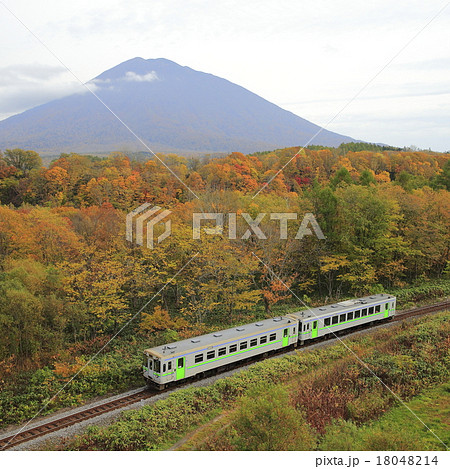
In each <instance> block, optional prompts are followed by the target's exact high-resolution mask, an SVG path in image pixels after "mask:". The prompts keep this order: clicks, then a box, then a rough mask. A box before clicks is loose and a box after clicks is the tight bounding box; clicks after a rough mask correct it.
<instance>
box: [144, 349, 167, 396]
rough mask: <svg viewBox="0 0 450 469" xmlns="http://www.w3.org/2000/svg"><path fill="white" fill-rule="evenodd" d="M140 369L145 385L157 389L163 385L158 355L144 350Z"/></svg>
mask: <svg viewBox="0 0 450 469" xmlns="http://www.w3.org/2000/svg"><path fill="white" fill-rule="evenodd" d="M142 370H143V374H144V378H145V381H146V382H147V385H149V386H153V387H156V388H159V389H161V388H162V387H163V384H162V374H161V359H160V358H159V357H155V356H153V355H152V354H150V353H148V352H147V351H145V352H144V359H143V364H142Z"/></svg>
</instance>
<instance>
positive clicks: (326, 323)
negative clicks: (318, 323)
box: [324, 318, 331, 326]
mask: <svg viewBox="0 0 450 469" xmlns="http://www.w3.org/2000/svg"><path fill="white" fill-rule="evenodd" d="M324 324H325V326H329V325H330V324H331V318H325V321H324Z"/></svg>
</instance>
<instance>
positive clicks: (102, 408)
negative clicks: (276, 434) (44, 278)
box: [0, 300, 450, 450]
mask: <svg viewBox="0 0 450 469" xmlns="http://www.w3.org/2000/svg"><path fill="white" fill-rule="evenodd" d="M448 308H450V300H446V301H442V302H440V303H436V304H433V305H428V306H420V307H418V308H414V309H411V310H406V311H397V313H396V315H395V317H394V319H393V321H403V320H404V319H407V318H409V317H413V316H420V315H423V314H427V313H432V312H435V311H442V310H445V309H448ZM276 355H278V354H276ZM255 361H257V360H255ZM248 364H249V363H248V362H247V363H246V365H248ZM162 392H164V391H156V390H150V389H145V390H142V389H141V390H139V391H136V392H134V393H131V394H128V395H127V396H124V397H120V398H117V399H113V400H111V401H108V402H105V403H103V404H99V405H96V406H93V407H90V408H88V409H85V410H81V411H79V412H74V413H73V414H70V415H68V416H65V417H61V418H59V419H55V420H52V421H50V422H48V423H44V424H41V425H38V426H35V427H33V428H29V429H27V428H24V429H23V430H19V431H18V432H17V433H16V434H12V435H9V436H7V437H4V438H0V450H6V449H9V448H12V447H13V446H16V445H19V444H21V443H25V442H27V441H30V440H33V439H35V438H38V437H40V436H43V435H47V434H49V433H53V432H55V431H57V430H61V429H62V428H65V427H69V426H71V425H74V424H76V423H79V422H82V421H84V420H88V419H90V418H92V417H96V416H98V415H101V414H105V413H107V412H111V411H113V410H117V409H120V408H122V407H125V406H128V405H130V404H134V403H136V402H139V401H141V400H143V399H148V398H150V397H152V396H156V395H157V394H161V393H162Z"/></svg>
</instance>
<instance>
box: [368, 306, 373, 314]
mask: <svg viewBox="0 0 450 469" xmlns="http://www.w3.org/2000/svg"><path fill="white" fill-rule="evenodd" d="M369 314H373V306H371V307H370V308H369Z"/></svg>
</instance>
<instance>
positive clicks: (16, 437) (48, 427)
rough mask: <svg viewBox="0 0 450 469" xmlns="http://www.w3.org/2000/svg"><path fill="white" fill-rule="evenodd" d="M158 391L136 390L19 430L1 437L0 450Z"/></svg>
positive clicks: (123, 405)
mask: <svg viewBox="0 0 450 469" xmlns="http://www.w3.org/2000/svg"><path fill="white" fill-rule="evenodd" d="M160 392H161V391H153V390H150V389H145V390H140V391H136V392H134V393H132V394H129V395H127V396H125V397H120V398H118V399H114V400H111V401H108V402H105V403H103V404H99V405H97V406H94V407H90V408H89V409H85V410H82V411H79V412H74V413H73V414H70V415H68V416H66V417H61V418H59V419H56V420H52V421H51V422H48V423H44V424H42V425H38V426H36V427H33V428H29V429H23V430H20V431H19V432H18V433H16V434H13V435H10V436H8V437H5V438H1V439H0V450H5V449H9V448H11V447H13V446H16V445H19V444H21V443H25V442H26V441H30V440H33V439H35V438H38V437H40V436H43V435H47V434H48V433H53V432H55V431H57V430H61V429H62V428H65V427H69V426H71V425H74V424H76V423H79V422H83V421H84V420H88V419H90V418H92V417H96V416H97V415H101V414H105V413H107V412H111V411H113V410H116V409H120V408H121V407H125V406H128V405H130V404H134V403H136V402H139V401H141V400H142V399H148V398H149V397H152V396H155V395H156V394H158V393H160Z"/></svg>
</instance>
